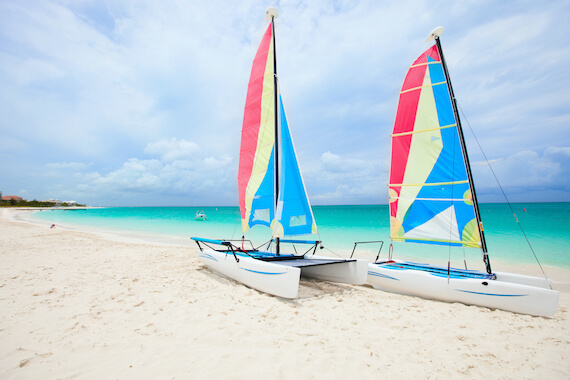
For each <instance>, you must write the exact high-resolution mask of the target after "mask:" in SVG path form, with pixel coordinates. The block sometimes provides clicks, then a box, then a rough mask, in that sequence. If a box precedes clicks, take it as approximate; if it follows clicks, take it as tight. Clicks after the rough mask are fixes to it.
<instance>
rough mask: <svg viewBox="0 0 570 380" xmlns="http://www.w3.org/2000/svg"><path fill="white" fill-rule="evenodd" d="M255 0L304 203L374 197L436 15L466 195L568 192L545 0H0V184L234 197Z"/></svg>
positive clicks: (61, 191)
mask: <svg viewBox="0 0 570 380" xmlns="http://www.w3.org/2000/svg"><path fill="white" fill-rule="evenodd" d="M268 5H273V6H275V7H277V8H278V10H279V16H278V17H277V20H276V46H277V66H278V75H279V79H280V86H281V92H282V96H283V101H284V104H285V108H286V110H287V117H288V121H289V125H290V128H291V130H292V135H293V139H294V140H295V147H296V150H297V155H298V159H299V162H300V166H301V169H302V172H303V177H304V179H305V185H306V188H307V192H308V194H309V196H310V199H311V203H312V204H313V205H327V204H385V203H387V201H388V189H387V182H388V173H389V165H390V164H389V156H390V133H391V130H392V127H393V122H394V117H395V113H396V108H397V102H398V94H399V91H400V88H401V86H402V83H403V80H404V76H405V74H406V72H407V70H408V68H409V66H410V65H411V64H412V62H413V61H414V60H415V59H416V58H417V57H418V56H419V55H420V54H421V53H423V52H424V51H425V50H426V49H427V48H429V47H430V46H431V44H432V43H428V42H425V38H426V37H427V35H428V34H429V32H430V31H431V30H432V29H433V28H435V27H436V26H439V25H442V26H444V28H445V30H444V32H443V34H442V36H441V42H442V45H443V49H444V53H445V56H446V60H447V64H448V67H449V71H450V75H451V78H452V82H453V86H454V91H455V95H456V97H457V100H458V104H459V107H460V109H461V111H462V113H463V115H464V116H463V126H464V129H465V135H466V140H467V146H468V149H469V156H470V159H471V163H472V169H473V172H474V177H475V184H476V191H477V195H478V197H479V200H480V201H481V202H504V201H505V197H504V196H503V195H502V191H504V193H505V194H506V196H507V199H508V200H509V201H510V202H542V201H566V202H568V201H570V95H569V93H568V91H569V90H568V89H570V69H569V66H568V62H569V61H570V43H568V36H570V25H569V22H568V20H570V2H568V1H558V0H553V1H535V0H533V1H525V0H521V1H499V0H464V1H450V0H447V1H443V0H431V1H423V0H400V1H391V0H363V1H351V0H337V1H334V0H331V1H327V0H323V1H318V0H312V1H310V0H306V1H303V0H282V1H277V2H274V3H273V4H271V3H270V2H269V3H268V2H267V1H265V0H264V1H252V0H240V1H229V0H226V1H221V0H208V1H197V0H187V1H183V0H173V1H155V0H152V1H151V0H136V1H134V0H108V1H105V0H45V1H42V0H26V1H20V0H0V191H2V193H3V195H4V196H6V195H18V196H21V197H23V198H24V199H28V200H33V199H37V200H44V199H60V200H62V201H68V200H75V201H77V202H79V203H83V204H88V205H91V206H208V205H209V206H236V205H237V204H238V199H237V170H238V159H239V158H238V155H239V145H240V142H239V140H240V135H241V123H242V119H243V108H244V104H245V96H246V91H247V82H248V79H249V74H250V70H251V64H252V61H253V57H254V55H255V52H256V50H257V47H258V44H259V42H260V40H261V37H262V35H263V32H264V31H265V29H266V28H267V25H268V24H267V22H266V21H265V10H266V9H267V7H268ZM489 165H490V166H489ZM489 168H492V171H491V170H490V169H489ZM493 173H494V174H493ZM495 177H496V178H497V179H498V183H499V184H500V186H501V187H499V185H498V184H497V181H496V180H495ZM501 188H502V190H501Z"/></svg>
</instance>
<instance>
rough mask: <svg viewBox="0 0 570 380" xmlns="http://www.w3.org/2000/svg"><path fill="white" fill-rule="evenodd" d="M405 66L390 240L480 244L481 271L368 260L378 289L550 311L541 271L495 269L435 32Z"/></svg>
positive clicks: (552, 304)
mask: <svg viewBox="0 0 570 380" xmlns="http://www.w3.org/2000/svg"><path fill="white" fill-rule="evenodd" d="M442 31H443V27H438V28H436V29H434V30H433V31H432V32H431V33H430V35H429V36H428V38H427V39H426V41H431V40H435V44H434V45H433V46H432V47H430V48H429V49H427V50H426V51H425V52H424V53H423V54H422V55H420V57H419V58H418V59H417V60H416V61H415V62H414V63H413V65H412V66H411V67H410V69H409V71H408V73H407V75H406V78H405V80H404V84H403V86H402V90H401V92H400V99H399V102H398V110H397V114H396V119H395V122H394V130H393V134H392V161H391V169H390V183H389V185H388V187H389V201H390V204H389V209H390V235H391V236H390V239H391V241H392V242H413V243H426V244H438V245H444V246H449V247H472V248H479V249H481V250H482V253H483V262H484V265H485V269H486V270H485V271H484V272H483V271H476V270H467V269H458V268H451V267H450V265H449V263H448V266H447V267H443V266H442V267H438V266H434V265H429V264H418V263H413V262H406V261H401V260H393V259H392V257H391V256H392V253H393V246H392V244H391V245H390V251H389V252H390V254H389V257H388V259H389V260H387V261H380V262H378V257H377V258H376V262H374V263H370V264H369V267H368V282H369V284H371V285H372V286H373V287H374V288H376V289H381V290H385V291H389V292H394V293H400V294H407V295H413V296H419V297H423V298H428V299H436V300H441V301H447V302H460V303H464V304H467V305H479V306H484V307H488V308H496V309H502V310H508V311H512V312H516V313H521V314H530V315H536V316H550V315H553V314H554V313H556V310H557V308H558V292H557V291H555V290H552V285H551V281H550V280H547V279H546V276H545V278H539V277H531V276H523V275H518V274H512V273H502V272H493V271H492V270H491V263H490V260H489V255H488V252H487V245H486V242H485V235H484V233H483V225H482V222H481V217H480V213H479V206H478V203H477V196H476V193H475V187H474V184H473V178H472V175H471V168H470V165H469V158H468V155H467V149H466V146H465V141H464V137H463V131H462V128H461V120H460V118H459V114H458V111H457V104H456V101H455V96H454V94H453V88H452V86H451V81H450V79H449V73H448V70H447V66H446V63H445V58H444V56H443V51H442V48H441V43H440V40H439V36H440V35H441V32H442Z"/></svg>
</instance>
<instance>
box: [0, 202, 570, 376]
mask: <svg viewBox="0 0 570 380" xmlns="http://www.w3.org/2000/svg"><path fill="white" fill-rule="evenodd" d="M15 212H16V211H14V210H0V215H1V217H0V342H2V343H1V344H0V378H3V379H11V378H22V379H23V378H46V377H47V378H162V379H165V378H189V377H194V378H196V377H197V378H206V377H208V378H253V377H270V378H284V379H289V378H323V379H324V378H326V379H341V378H343V379H344V378H362V379H376V378H378V377H379V376H383V375H385V376H388V377H391V378H403V377H410V376H416V377H419V378H455V379H457V378H483V377H488V378H494V379H507V378H517V379H527V378H528V379H537V378H544V379H546V378H548V379H568V378H570V313H569V312H570V297H569V293H568V287H567V284H564V283H563V282H566V281H567V279H568V276H567V273H566V272H564V271H561V272H560V276H563V277H565V281H559V282H558V283H556V284H555V286H557V289H559V290H560V291H561V294H560V305H559V310H558V312H557V313H556V314H555V315H554V316H553V317H552V318H542V317H531V316H527V315H518V314H513V313H509V312H506V311H501V310H489V309H486V308H480V307H475V306H465V305H462V304H448V303H442V302H436V301H428V300H423V299H419V298H415V297H406V296H399V295H395V294H390V293H384V292H381V291H376V290H374V289H371V288H370V287H367V286H347V285H335V284H328V283H324V282H319V281H313V280H303V281H302V282H301V288H300V293H299V298H298V299H296V300H284V299H280V298H276V297H272V296H268V295H266V294H262V293H259V292H257V291H255V290H252V289H249V288H247V287H245V286H242V285H240V284H237V283H235V282H233V281H231V280H228V279H225V278H222V277H219V276H217V275H215V274H213V273H212V272H210V271H209V270H207V269H206V268H205V267H204V266H203V265H202V264H201V263H200V262H199V261H198V259H197V257H196V256H197V252H196V249H195V248H188V247H182V246H168V245H164V244H162V245H160V244H152V243H144V242H140V243H133V242H121V241H117V240H110V239H107V238H105V237H102V236H100V235H96V234H93V233H89V232H82V231H70V230H64V229H61V228H59V227H56V228H49V226H44V225H34V224H29V223H24V222H21V221H17V220H14V218H13V217H12V216H13V213H15ZM191 232H192V231H188V236H190V235H191ZM553 277H554V276H553ZM555 280H558V279H557V278H556V277H555Z"/></svg>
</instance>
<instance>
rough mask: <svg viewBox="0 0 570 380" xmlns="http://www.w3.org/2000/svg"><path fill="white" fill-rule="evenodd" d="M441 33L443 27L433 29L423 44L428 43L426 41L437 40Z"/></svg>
mask: <svg viewBox="0 0 570 380" xmlns="http://www.w3.org/2000/svg"><path fill="white" fill-rule="evenodd" d="M441 33H443V26H438V27H437V28H435V29H434V30H432V31H431V32H430V33H429V35H428V36H427V38H426V41H425V42H428V41H431V40H434V39H436V38H438V37H439V36H441Z"/></svg>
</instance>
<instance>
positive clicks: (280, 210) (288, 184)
mask: <svg viewBox="0 0 570 380" xmlns="http://www.w3.org/2000/svg"><path fill="white" fill-rule="evenodd" d="M279 117H280V121H281V122H280V131H281V133H280V140H281V143H280V146H279V152H280V157H279V158H280V172H279V174H280V175H279V196H278V199H277V211H276V213H275V220H274V221H273V223H272V224H271V228H272V229H273V237H283V236H292V235H304V234H311V233H316V232H317V226H316V224H315V219H314V217H313V211H312V209H311V205H310V204H309V199H308V197H307V191H306V190H305V185H304V183H303V178H302V176H301V171H300V169H299V164H298V162H297V156H296V154H295V147H294V145H293V140H292V138H291V133H290V131H289V124H288V123H287V117H286V115H285V109H284V107H283V100H282V98H281V94H279Z"/></svg>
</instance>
